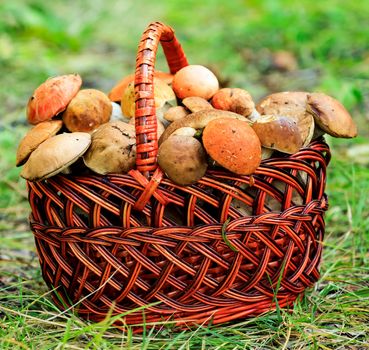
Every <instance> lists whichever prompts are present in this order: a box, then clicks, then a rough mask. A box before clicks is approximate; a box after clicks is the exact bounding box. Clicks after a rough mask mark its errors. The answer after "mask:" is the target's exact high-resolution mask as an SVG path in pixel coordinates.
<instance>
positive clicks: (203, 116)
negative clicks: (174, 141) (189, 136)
mask: <svg viewBox="0 0 369 350" xmlns="http://www.w3.org/2000/svg"><path fill="white" fill-rule="evenodd" d="M219 118H232V119H240V120H244V121H247V119H246V118H245V117H244V116H242V115H240V114H237V113H233V112H229V111H222V110H220V109H207V110H202V111H199V112H195V113H191V114H188V115H187V116H185V117H183V118H181V119H178V120H175V121H174V122H173V123H171V124H170V125H169V126H168V127H167V128H166V129H165V131H164V133H163V135H161V138H160V140H159V144H161V143H162V142H164V141H165V140H166V139H167V138H168V137H169V136H170V135H171V134H172V133H173V132H174V131H176V130H177V129H179V128H183V127H186V126H189V127H191V128H194V129H202V128H204V127H205V126H206V125H207V124H208V123H209V122H210V121H212V120H214V119H219Z"/></svg>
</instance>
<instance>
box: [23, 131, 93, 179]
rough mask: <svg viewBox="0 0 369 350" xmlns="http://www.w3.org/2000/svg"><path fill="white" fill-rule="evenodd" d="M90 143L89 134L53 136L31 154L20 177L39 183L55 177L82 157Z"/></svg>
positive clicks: (75, 133)
mask: <svg viewBox="0 0 369 350" xmlns="http://www.w3.org/2000/svg"><path fill="white" fill-rule="evenodd" d="M90 143H91V136H90V134H88V133H84V132H74V133H64V134H60V135H56V136H53V137H51V138H49V139H47V140H46V141H44V142H43V143H41V144H40V145H39V146H38V147H37V148H36V150H35V151H34V152H32V154H31V155H30V157H29V159H28V160H27V162H26V164H24V167H23V169H22V172H21V174H20V175H21V176H22V177H23V178H25V179H26V180H29V181H39V180H43V179H46V178H48V177H51V176H53V175H56V174H57V173H59V172H61V171H62V170H63V169H65V168H67V167H68V166H69V165H71V164H73V163H74V162H75V161H76V160H77V159H78V158H79V157H80V156H82V155H83V154H84V153H85V152H86V150H87V148H88V147H89V146H90Z"/></svg>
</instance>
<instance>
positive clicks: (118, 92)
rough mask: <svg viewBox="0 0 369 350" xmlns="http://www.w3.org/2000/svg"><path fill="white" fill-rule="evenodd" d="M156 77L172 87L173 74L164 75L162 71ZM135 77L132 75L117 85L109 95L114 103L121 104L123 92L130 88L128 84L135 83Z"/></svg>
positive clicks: (155, 73) (155, 74)
mask: <svg viewBox="0 0 369 350" xmlns="http://www.w3.org/2000/svg"><path fill="white" fill-rule="evenodd" d="M154 77H156V78H159V79H161V80H163V81H164V82H165V83H167V84H168V85H170V84H171V83H172V81H173V74H170V73H164V72H160V71H156V72H154ZM134 79H135V75H134V74H130V75H127V76H126V77H124V78H123V79H122V80H120V81H119V82H118V83H117V85H115V86H114V87H113V88H112V89H111V90H110V92H109V93H108V97H109V98H110V100H111V101H113V102H120V101H121V99H122V96H123V92H124V90H125V89H126V87H127V86H128V84H129V83H130V82H132V81H134Z"/></svg>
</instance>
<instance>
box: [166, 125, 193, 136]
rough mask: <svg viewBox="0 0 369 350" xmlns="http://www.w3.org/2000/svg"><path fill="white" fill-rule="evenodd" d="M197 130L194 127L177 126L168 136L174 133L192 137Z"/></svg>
mask: <svg viewBox="0 0 369 350" xmlns="http://www.w3.org/2000/svg"><path fill="white" fill-rule="evenodd" d="M196 132H197V130H196V129H194V128H191V127H189V126H184V127H183V128H179V129H177V130H176V131H174V132H173V134H171V135H170V136H169V137H172V136H174V135H182V136H192V137H194V136H195V135H196Z"/></svg>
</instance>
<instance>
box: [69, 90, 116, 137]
mask: <svg viewBox="0 0 369 350" xmlns="http://www.w3.org/2000/svg"><path fill="white" fill-rule="evenodd" d="M112 109H113V106H112V104H111V101H110V100H109V99H108V97H107V96H106V95H105V94H104V93H103V92H101V91H99V90H96V89H85V90H81V91H79V92H78V94H77V95H76V96H75V97H74V98H73V100H72V101H71V102H70V103H69V105H68V107H67V109H66V111H65V112H64V113H63V121H64V123H65V126H66V127H67V129H68V130H69V131H72V132H74V131H83V132H90V131H93V130H95V129H97V128H98V127H99V126H100V125H101V124H104V123H107V122H108V121H109V119H110V116H111V112H112Z"/></svg>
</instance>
